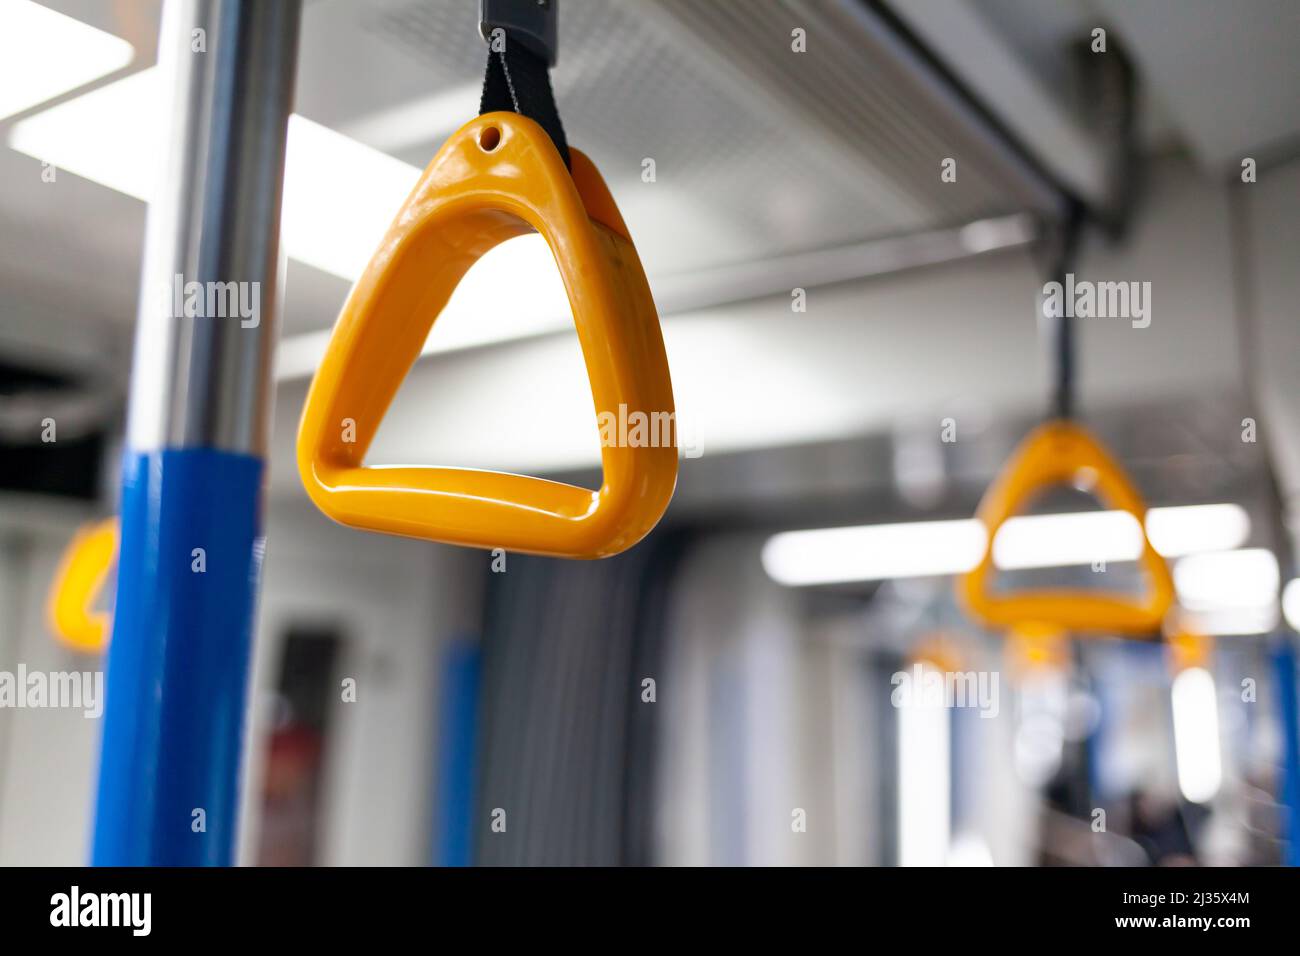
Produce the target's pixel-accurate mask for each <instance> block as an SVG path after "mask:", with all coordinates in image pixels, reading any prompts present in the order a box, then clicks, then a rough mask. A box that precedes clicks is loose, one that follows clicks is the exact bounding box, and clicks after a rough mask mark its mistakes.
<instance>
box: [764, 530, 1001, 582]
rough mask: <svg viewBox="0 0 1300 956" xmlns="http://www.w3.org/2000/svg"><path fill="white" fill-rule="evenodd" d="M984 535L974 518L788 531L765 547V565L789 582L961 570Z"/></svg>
mask: <svg viewBox="0 0 1300 956" xmlns="http://www.w3.org/2000/svg"><path fill="white" fill-rule="evenodd" d="M987 537H988V536H987V535H986V534H985V531H984V525H982V524H980V522H979V521H977V520H975V519H974V518H967V519H964V520H961V521H912V522H907V523H905V524H879V525H864V526H861V527H856V528H825V529H818V530H814V531H786V532H782V533H781V534H777V535H774V536H772V537H771V538H769V539H768V541H767V543H766V544H765V545H764V546H763V569H764V570H765V571H767V574H768V576H769V577H770V578H772V580H774V581H777V582H778V583H780V584H787V585H792V586H798V585H805V584H837V583H842V582H846V581H878V580H883V579H886V578H915V577H926V576H928V575H933V574H961V573H963V572H966V571H969V570H970V569H971V568H973V567H974V566H975V565H976V564H978V563H979V559H980V556H981V555H982V554H983V553H984V546H985V542H986V541H987Z"/></svg>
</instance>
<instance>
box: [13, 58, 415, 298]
mask: <svg viewBox="0 0 1300 956" xmlns="http://www.w3.org/2000/svg"><path fill="white" fill-rule="evenodd" d="M159 83H160V74H159V72H158V70H157V68H156V67H155V68H152V69H148V70H143V71H141V72H139V73H134V74H132V75H131V76H128V77H126V78H125V79H123V80H119V81H118V82H116V83H110V84H109V85H107V86H104V87H101V88H99V89H97V90H93V91H91V92H90V93H87V94H85V95H84V96H79V97H77V98H76V99H72V100H68V101H67V102H66V103H60V104H59V105H58V106H55V107H52V108H50V109H48V110H44V111H43V112H40V113H37V114H36V115H34V116H30V117H28V118H26V119H24V120H21V121H20V122H18V123H16V124H14V127H13V129H12V130H11V131H10V133H9V145H10V146H11V147H13V148H14V149H16V150H18V151H19V152H22V153H26V154H27V155H29V156H34V157H35V158H37V159H40V160H44V161H46V162H50V163H53V164H54V165H55V166H57V167H58V168H60V169H65V170H67V171H68V172H71V173H74V174H76V175H78V176H81V177H84V178H85V179H89V180H92V181H93V182H97V183H99V184H101V185H103V186H107V187H109V188H110V189H115V190H117V191H118V192H122V193H126V194H127V195H128V196H134V197H135V198H137V199H141V200H144V201H145V202H148V201H149V200H150V199H151V198H152V194H153V190H154V188H155V187H156V185H157V183H158V182H159V175H158V169H159V163H160V160H161V158H162V155H163V150H164V143H165V130H164V128H163V126H162V118H163V116H164V114H165V110H164V109H163V101H162V93H163V91H162V90H161V89H160V87H159ZM419 176H420V171H419V170H418V169H416V168H415V167H414V166H411V165H410V164H408V163H403V162H401V161H400V160H397V159H394V158H393V157H391V156H389V155H387V154H385V153H381V152H379V151H378V150H376V149H371V148H370V147H369V146H366V145H364V144H362V143H358V142H357V141H356V140H353V139H349V138H348V137H346V136H344V135H342V134H341V133H337V132H335V131H333V130H330V129H327V128H326V127H324V126H321V125H320V124H319V123H313V122H312V121H311V120H309V119H306V118H305V117H302V116H298V115H296V114H295V115H294V116H292V117H290V119H289V140H288V151H287V155H286V158H285V177H284V178H285V185H284V204H283V210H282V211H283V215H282V217H281V218H282V223H283V225H282V230H283V231H282V236H283V239H284V244H285V250H286V252H287V253H288V254H289V255H291V256H293V257H294V258H295V259H298V260H299V261H301V262H305V263H307V264H308V265H312V266H315V267H316V268H318V269H322V270H324V271H326V272H330V273H333V274H334V275H337V276H340V277H342V278H344V279H349V280H350V279H355V278H356V277H357V276H358V275H360V274H361V270H362V269H364V268H365V265H366V263H367V262H368V261H369V260H370V257H371V255H373V254H374V251H375V249H376V248H377V247H378V245H379V242H380V240H381V239H382V238H383V235H384V232H385V231H386V230H387V229H388V226H389V224H390V223H391V222H392V219H393V216H394V215H395V214H396V212H397V209H398V207H400V206H401V204H402V202H403V200H405V199H406V197H407V195H408V194H409V193H410V191H411V189H412V187H413V186H414V185H415V182H416V180H417V179H419Z"/></svg>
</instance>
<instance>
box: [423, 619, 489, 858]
mask: <svg viewBox="0 0 1300 956" xmlns="http://www.w3.org/2000/svg"><path fill="white" fill-rule="evenodd" d="M482 674H483V654H482V651H481V650H480V649H479V646H478V645H477V644H476V643H471V642H470V641H456V642H454V643H453V644H452V645H451V646H450V647H448V648H447V652H446V655H445V657H444V660H443V667H442V713H441V714H440V720H439V728H440V730H439V747H438V782H437V789H436V791H435V800H434V804H435V809H434V820H435V826H434V850H433V859H434V863H435V865H437V866H470V865H472V864H473V862H474V840H473V835H474V831H473V827H474V782H475V777H476V774H477V773H478V762H477V754H478V722H479V717H478V712H479V688H480V686H481V682H482Z"/></svg>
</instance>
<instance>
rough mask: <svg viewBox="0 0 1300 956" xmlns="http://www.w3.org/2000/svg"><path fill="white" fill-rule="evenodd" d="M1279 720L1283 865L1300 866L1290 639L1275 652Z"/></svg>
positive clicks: (1296, 709) (1297, 700)
mask: <svg viewBox="0 0 1300 956" xmlns="http://www.w3.org/2000/svg"><path fill="white" fill-rule="evenodd" d="M1273 669H1274V679H1275V680H1276V682H1277V691H1278V702H1279V704H1280V705H1281V713H1280V714H1279V717H1280V718H1281V721H1282V748H1283V753H1282V780H1281V783H1280V785H1279V787H1278V791H1279V799H1278V803H1280V804H1281V805H1282V813H1283V818H1282V839H1283V840H1284V841H1285V844H1284V849H1283V856H1282V862H1283V863H1284V864H1286V865H1287V866H1300V695H1298V694H1297V689H1296V679H1297V678H1296V653H1295V646H1294V645H1293V644H1292V642H1291V640H1290V638H1286V639H1284V640H1283V641H1282V642H1281V643H1280V644H1279V645H1278V647H1277V649H1276V650H1275V651H1274V652H1273Z"/></svg>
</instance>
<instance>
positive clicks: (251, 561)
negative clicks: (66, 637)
mask: <svg viewBox="0 0 1300 956" xmlns="http://www.w3.org/2000/svg"><path fill="white" fill-rule="evenodd" d="M300 14H301V5H300V3H299V0H287V2H279V0H168V3H167V5H166V7H165V9H164V13H163V22H162V33H161V37H160V40H159V66H160V72H161V73H162V75H163V84H164V86H165V91H166V94H167V95H168V96H170V97H172V102H171V109H170V113H169V116H168V120H169V122H170V135H169V137H168V140H167V147H166V148H167V150H168V154H167V156H166V157H165V160H166V162H165V164H164V165H163V167H162V170H161V172H160V177H159V184H158V193H157V195H156V196H155V197H154V201H153V203H152V204H151V205H150V207H149V216H148V226H147V231H146V238H145V256H144V267H143V277H142V291H141V298H140V308H139V321H138V324H137V330H136V342H135V359H134V366H133V370H132V377H131V396H130V411H129V418H128V425H127V447H126V450H125V453H124V455H123V471H122V476H123V480H122V511H121V516H122V537H121V546H120V554H119V559H118V585H117V605H116V612H115V620H114V628H113V639H112V644H111V646H110V650H109V656H108V665H107V666H108V686H107V692H106V706H105V712H104V721H103V742H102V749H101V755H100V768H99V792H98V800H97V805H96V813H95V833H94V849H93V854H92V859H93V862H94V863H95V864H96V865H228V864H230V863H231V862H232V860H233V855H234V847H235V841H236V832H237V819H236V816H237V807H238V799H239V771H240V753H241V749H242V737H243V727H244V712H245V705H246V699H247V684H248V672H249V664H250V645H251V631H252V620H253V613H254V605H255V598H256V590H257V584H258V577H259V572H260V567H261V555H262V545H263V539H262V527H261V525H262V520H261V508H262V484H263V472H264V457H265V453H266V441H267V431H268V428H269V416H270V405H271V397H272V380H271V359H272V350H273V348H274V344H275V336H276V331H277V325H278V309H277V307H278V304H279V302H278V300H279V290H280V286H281V277H282V276H283V272H284V259H283V257H282V256H281V254H280V248H279V236H280V200H281V194H282V187H283V179H284V157H285V142H286V138H287V127H288V120H289V112H290V109H291V107H292V102H293V85H294V74H295V68H296V60H297V43H298V24H299V19H300Z"/></svg>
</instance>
